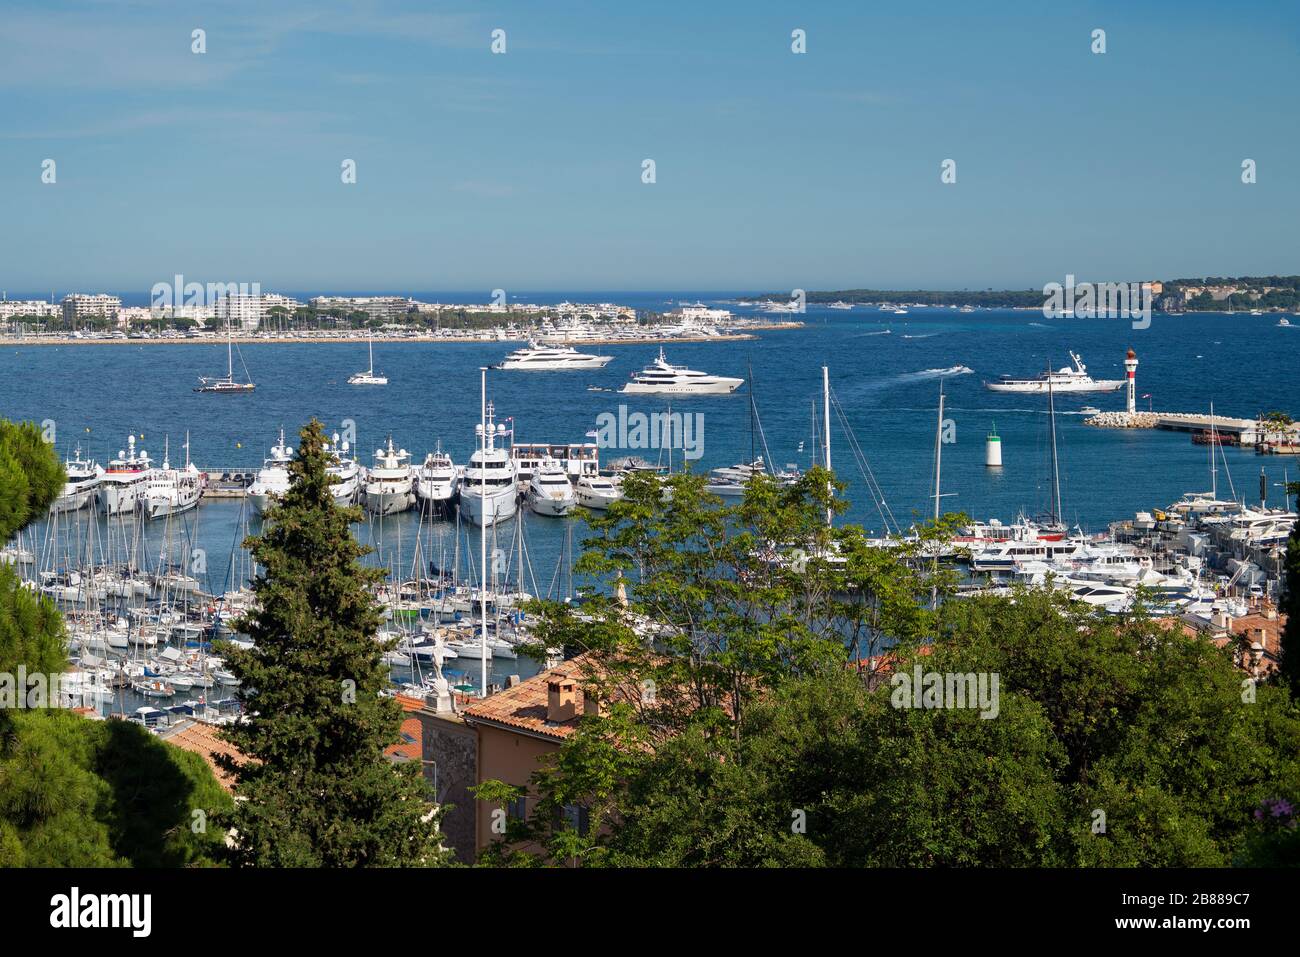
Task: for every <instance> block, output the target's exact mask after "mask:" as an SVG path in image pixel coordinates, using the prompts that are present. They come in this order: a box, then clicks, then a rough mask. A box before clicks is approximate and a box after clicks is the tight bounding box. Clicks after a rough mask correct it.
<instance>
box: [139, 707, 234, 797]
mask: <svg viewBox="0 0 1300 957" xmlns="http://www.w3.org/2000/svg"><path fill="white" fill-rule="evenodd" d="M158 736H159V737H160V738H162V740H164V741H166V742H167V743H168V744H172V745H175V746H176V747H178V748H181V749H182V750H184V751H193V752H194V753H195V754H197V755H199V756H200V757H202V758H203V760H204V761H206V762H207V763H208V767H210V768H212V773H213V774H215V775H216V776H217V781H218V782H220V784H221V786H222V787H223V788H225V789H226V790H227V791H234V789H235V776H234V775H233V774H230V773H229V772H227V771H225V770H223V769H222V768H220V767H218V766H217V762H216V758H215V755H218V754H225V755H229V756H230V757H232V758H235V759H236V760H237V761H239V762H240V763H242V762H243V761H244V760H246V758H245V757H244V755H243V753H242V752H240V751H239V750H238V749H237V748H235V747H234V746H232V745H231V744H229V743H228V742H226V741H223V740H222V739H221V730H220V728H218V727H217V726H216V725H214V724H208V723H207V722H206V721H200V720H198V719H197V718H194V719H186V720H185V721H182V722H181V723H179V724H176V725H173V726H172V727H170V728H167V729H165V730H163V731H162V732H161V733H160V734H159V735H158Z"/></svg>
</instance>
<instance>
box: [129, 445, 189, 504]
mask: <svg viewBox="0 0 1300 957" xmlns="http://www.w3.org/2000/svg"><path fill="white" fill-rule="evenodd" d="M189 459H190V443H189V441H188V440H187V441H186V442H185V466H184V468H179V469H174V468H172V467H171V463H170V462H169V461H168V453H167V451H166V449H165V448H164V451H163V464H162V468H160V469H154V471H153V474H152V475H151V476H150V477H149V481H148V482H147V483H146V484H145V488H144V498H143V501H142V506H141V507H142V510H143V511H144V514H145V516H146V517H147V518H166V517H167V516H168V515H179V514H180V513H181V512H188V511H189V510H190V509H192V508H197V507H198V504H199V498H200V497H202V495H203V475H202V473H200V472H199V470H198V468H197V467H196V466H195V465H194V463H193V462H191V461H190V460H189Z"/></svg>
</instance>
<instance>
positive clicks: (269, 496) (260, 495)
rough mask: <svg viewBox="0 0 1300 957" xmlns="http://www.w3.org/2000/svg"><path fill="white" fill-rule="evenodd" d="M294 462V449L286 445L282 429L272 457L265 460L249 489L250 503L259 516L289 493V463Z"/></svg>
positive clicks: (272, 447)
mask: <svg viewBox="0 0 1300 957" xmlns="http://www.w3.org/2000/svg"><path fill="white" fill-rule="evenodd" d="M292 461H293V449H292V448H290V447H289V446H287V445H285V444H284V429H281V430H280V441H279V442H278V443H276V444H275V445H273V446H271V455H270V457H269V458H267V459H265V460H263V462H262V467H261V468H260V469H258V471H257V478H256V480H254V482H253V484H252V485H250V486H249V487H248V498H249V501H251V502H252V503H253V510H254V511H255V512H257V513H258V514H259V515H260V514H261V513H262V512H264V511H266V507H267V506H268V505H270V504H271V503H272V502H273V501H274V500H276V499H277V498H279V497H280V496H281V495H283V494H284V493H285V492H287V491H289V463H290V462H292Z"/></svg>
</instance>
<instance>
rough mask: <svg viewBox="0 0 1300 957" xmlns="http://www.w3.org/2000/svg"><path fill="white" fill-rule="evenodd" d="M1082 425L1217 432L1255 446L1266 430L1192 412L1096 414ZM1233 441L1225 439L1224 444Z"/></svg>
mask: <svg viewBox="0 0 1300 957" xmlns="http://www.w3.org/2000/svg"><path fill="white" fill-rule="evenodd" d="M1083 424H1084V425H1092V426H1096V427H1097V428H1101V429H1164V430H1165V431H1167V432H1193V433H1201V432H1210V431H1213V432H1216V433H1218V434H1220V435H1223V436H1232V437H1233V438H1234V439H1235V440H1236V441H1235V443H1234V444H1240V445H1257V444H1259V443H1260V442H1261V441H1263V437H1264V434H1265V428H1264V425H1263V423H1261V422H1260V421H1259V420H1258V419H1238V418H1234V417H1232V416H1227V415H1206V414H1200V413H1195V412H1099V413H1098V414H1096V415H1094V416H1090V417H1089V418H1087V419H1084V420H1083ZM1227 441H1232V439H1228V440H1226V441H1225V444H1227Z"/></svg>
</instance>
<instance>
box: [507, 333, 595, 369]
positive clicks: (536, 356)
mask: <svg viewBox="0 0 1300 957" xmlns="http://www.w3.org/2000/svg"><path fill="white" fill-rule="evenodd" d="M613 358H614V357H613V356H593V355H589V354H587V353H583V352H579V351H578V350H577V349H574V348H573V347H572V346H539V345H538V344H537V342H536V341H530V342H529V343H528V345H527V347H526V348H523V349H516V350H515V351H514V352H512V353H510V355H508V356H506V357H505V358H504V359H503V360H502V361H501V362H499V363H498V364H497V365H494V366H493V367H492V368H493V369H503V370H510V369H513V370H519V371H524V372H532V371H536V372H555V371H559V370H563V369H601V368H604V366H605V365H606V364H608V363H609V362H610V361H612V360H613Z"/></svg>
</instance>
